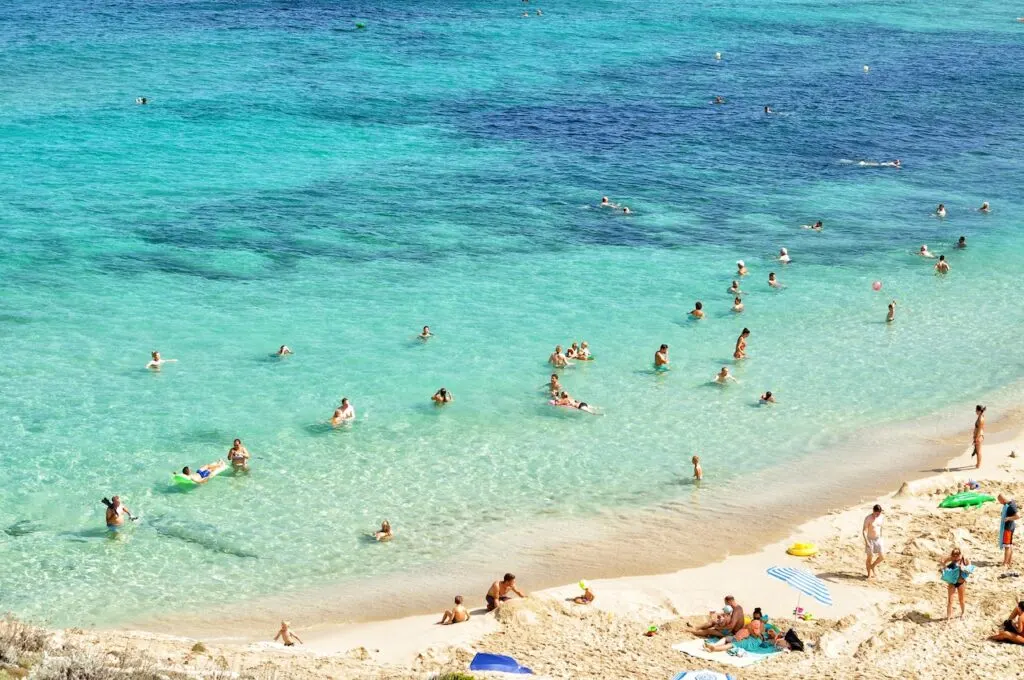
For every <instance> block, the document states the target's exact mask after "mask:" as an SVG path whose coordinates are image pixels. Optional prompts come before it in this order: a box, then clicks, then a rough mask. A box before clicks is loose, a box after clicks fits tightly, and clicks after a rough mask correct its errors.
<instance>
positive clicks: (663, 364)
mask: <svg viewBox="0 0 1024 680" xmlns="http://www.w3.org/2000/svg"><path fill="white" fill-rule="evenodd" d="M654 367H655V368H668V345H662V346H661V347H659V348H658V351H657V352H655V353H654Z"/></svg>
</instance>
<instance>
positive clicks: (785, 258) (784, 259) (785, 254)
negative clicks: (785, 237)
mask: <svg viewBox="0 0 1024 680" xmlns="http://www.w3.org/2000/svg"><path fill="white" fill-rule="evenodd" d="M779 262H781V263H782V264H789V263H790V262H791V260H790V259H789V251H788V250H786V249H785V248H779Z"/></svg>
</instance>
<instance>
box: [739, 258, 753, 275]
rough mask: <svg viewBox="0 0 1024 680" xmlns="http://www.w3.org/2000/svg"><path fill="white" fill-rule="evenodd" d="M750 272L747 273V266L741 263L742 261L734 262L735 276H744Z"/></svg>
mask: <svg viewBox="0 0 1024 680" xmlns="http://www.w3.org/2000/svg"><path fill="white" fill-rule="evenodd" d="M749 273H750V272H748V271H747V265H745V264H744V263H743V260H736V275H737V276H746V275H747V274H749Z"/></svg>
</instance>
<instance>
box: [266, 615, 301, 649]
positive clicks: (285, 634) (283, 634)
mask: <svg viewBox="0 0 1024 680" xmlns="http://www.w3.org/2000/svg"><path fill="white" fill-rule="evenodd" d="M290 625H291V623H289V622H288V621H282V622H281V630H279V631H277V635H275V636H274V642H277V639H278V638H281V642H283V643H284V646H285V647H294V646H295V642H294V641H293V640H292V638H295V640H299V636H298V635H296V634H295V633H293V632H292V631H291V630H289V628H288V626H290ZM299 644H306V643H304V642H303V641H302V640H299Z"/></svg>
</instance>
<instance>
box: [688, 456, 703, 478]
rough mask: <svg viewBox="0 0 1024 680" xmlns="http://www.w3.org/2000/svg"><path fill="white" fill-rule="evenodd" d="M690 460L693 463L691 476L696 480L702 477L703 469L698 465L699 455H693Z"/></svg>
mask: <svg viewBox="0 0 1024 680" xmlns="http://www.w3.org/2000/svg"><path fill="white" fill-rule="evenodd" d="M690 462H691V463H693V478H694V479H696V480H697V481H698V482H699V481H700V480H702V479H704V470H703V468H701V466H700V456H694V457H693V458H692V459H691V460H690Z"/></svg>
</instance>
